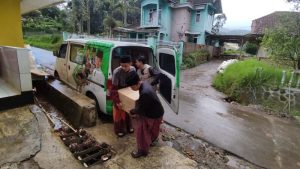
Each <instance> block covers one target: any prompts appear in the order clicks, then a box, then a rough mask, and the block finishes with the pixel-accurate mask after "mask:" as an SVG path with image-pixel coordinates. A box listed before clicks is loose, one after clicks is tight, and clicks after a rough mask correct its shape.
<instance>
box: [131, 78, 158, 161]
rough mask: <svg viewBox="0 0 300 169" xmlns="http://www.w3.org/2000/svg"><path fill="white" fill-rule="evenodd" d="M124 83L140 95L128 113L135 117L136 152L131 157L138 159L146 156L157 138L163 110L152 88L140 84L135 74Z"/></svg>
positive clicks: (148, 85)
mask: <svg viewBox="0 0 300 169" xmlns="http://www.w3.org/2000/svg"><path fill="white" fill-rule="evenodd" d="M126 83H127V85H128V86H130V87H131V89H132V90H135V91H139V94H140V97H139V99H138V100H137V102H136V105H135V108H134V109H133V110H131V111H130V114H131V115H133V116H135V125H134V126H135V133H136V141H137V151H133V152H132V153H131V156H132V157H133V158H139V157H141V156H147V154H148V152H149V147H150V145H151V143H152V142H153V141H155V140H156V139H157V138H158V135H159V127H160V124H161V122H162V118H163V115H164V109H163V106H162V104H161V102H160V100H159V98H158V96H157V95H156V92H155V91H154V90H153V88H152V86H151V85H150V84H149V83H148V82H142V81H141V80H140V79H139V76H138V74H137V73H136V72H131V73H130V75H129V76H128V77H127V79H126Z"/></svg>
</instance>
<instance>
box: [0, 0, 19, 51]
mask: <svg viewBox="0 0 300 169" xmlns="http://www.w3.org/2000/svg"><path fill="white" fill-rule="evenodd" d="M0 46H16V47H24V41H23V33H22V24H21V13H20V0H0Z"/></svg>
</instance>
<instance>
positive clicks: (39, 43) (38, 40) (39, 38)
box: [24, 34, 63, 50]
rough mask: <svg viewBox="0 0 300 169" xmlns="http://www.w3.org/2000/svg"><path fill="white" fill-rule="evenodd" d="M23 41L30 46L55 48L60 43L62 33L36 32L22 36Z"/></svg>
mask: <svg viewBox="0 0 300 169" xmlns="http://www.w3.org/2000/svg"><path fill="white" fill-rule="evenodd" d="M24 40H25V43H27V44H30V45H31V46H35V47H39V48H43V49H47V50H56V49H57V48H58V47H59V46H60V44H61V43H62V41H63V39H62V35H60V34H42V35H40V34H36V35H26V36H24Z"/></svg>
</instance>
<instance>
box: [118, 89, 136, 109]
mask: <svg viewBox="0 0 300 169" xmlns="http://www.w3.org/2000/svg"><path fill="white" fill-rule="evenodd" d="M118 93H119V98H120V101H121V103H122V107H123V110H124V111H126V112H128V113H129V111H130V110H132V109H134V108H135V102H136V101H137V100H138V99H139V97H140V94H139V91H133V90H132V89H131V88H130V87H127V88H123V89H120V90H118Z"/></svg>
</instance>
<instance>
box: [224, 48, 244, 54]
mask: <svg viewBox="0 0 300 169" xmlns="http://www.w3.org/2000/svg"><path fill="white" fill-rule="evenodd" d="M243 53H244V52H243V51H242V54H243ZM223 54H224V55H240V50H232V49H228V50H225V51H224V53H223Z"/></svg>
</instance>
